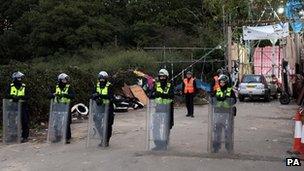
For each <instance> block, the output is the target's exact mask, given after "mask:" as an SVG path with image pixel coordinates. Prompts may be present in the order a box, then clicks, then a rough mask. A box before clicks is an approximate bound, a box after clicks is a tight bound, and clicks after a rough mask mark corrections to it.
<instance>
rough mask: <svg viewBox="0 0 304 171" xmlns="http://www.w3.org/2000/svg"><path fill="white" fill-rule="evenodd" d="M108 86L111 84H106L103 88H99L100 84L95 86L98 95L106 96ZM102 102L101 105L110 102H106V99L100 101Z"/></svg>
mask: <svg viewBox="0 0 304 171" xmlns="http://www.w3.org/2000/svg"><path fill="white" fill-rule="evenodd" d="M110 85H111V83H110V82H107V84H106V86H105V87H104V88H101V87H100V83H99V82H98V83H97V86H96V92H97V93H98V94H101V95H108V94H109V86H110ZM102 101H103V104H109V103H110V100H108V99H102Z"/></svg>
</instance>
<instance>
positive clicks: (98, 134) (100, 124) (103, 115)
mask: <svg viewBox="0 0 304 171" xmlns="http://www.w3.org/2000/svg"><path fill="white" fill-rule="evenodd" d="M108 119H109V104H108V103H104V104H97V103H96V101H95V100H90V113H89V123H88V137H87V147H90V146H97V145H98V146H100V147H106V144H107V141H108Z"/></svg>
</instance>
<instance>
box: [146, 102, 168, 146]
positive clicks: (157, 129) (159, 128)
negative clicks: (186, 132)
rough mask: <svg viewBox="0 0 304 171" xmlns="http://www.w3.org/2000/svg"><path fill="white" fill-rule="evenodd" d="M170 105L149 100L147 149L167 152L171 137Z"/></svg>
mask: <svg viewBox="0 0 304 171" xmlns="http://www.w3.org/2000/svg"><path fill="white" fill-rule="evenodd" d="M170 110H171V106H170V103H168V104H163V103H159V102H158V101H157V100H149V103H148V109H147V149H148V150H153V151H158V150H167V148H168V145H169V135H170V129H169V128H170V127H169V124H170Z"/></svg>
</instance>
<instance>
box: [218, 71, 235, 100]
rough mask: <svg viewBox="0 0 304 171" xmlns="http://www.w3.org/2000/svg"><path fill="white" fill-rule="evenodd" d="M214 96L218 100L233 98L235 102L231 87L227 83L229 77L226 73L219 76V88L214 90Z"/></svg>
mask: <svg viewBox="0 0 304 171" xmlns="http://www.w3.org/2000/svg"><path fill="white" fill-rule="evenodd" d="M215 97H216V99H217V100H218V101H224V100H226V99H227V98H233V100H234V102H236V96H235V93H234V91H233V88H232V87H231V86H230V85H229V77H228V76H227V75H223V74H222V75H221V76H220V77H219V88H218V89H217V90H216V94H215Z"/></svg>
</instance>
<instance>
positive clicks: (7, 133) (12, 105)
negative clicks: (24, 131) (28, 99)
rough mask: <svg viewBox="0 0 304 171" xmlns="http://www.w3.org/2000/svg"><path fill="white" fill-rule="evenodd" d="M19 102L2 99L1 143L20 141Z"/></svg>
mask: <svg viewBox="0 0 304 171" xmlns="http://www.w3.org/2000/svg"><path fill="white" fill-rule="evenodd" d="M21 106H22V104H21V102H13V101H12V100H11V99H3V107H2V108H3V143H5V144H13V143H20V142H21V111H22V109H21Z"/></svg>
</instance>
